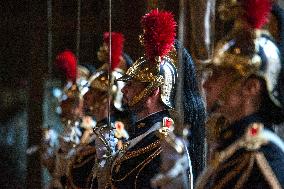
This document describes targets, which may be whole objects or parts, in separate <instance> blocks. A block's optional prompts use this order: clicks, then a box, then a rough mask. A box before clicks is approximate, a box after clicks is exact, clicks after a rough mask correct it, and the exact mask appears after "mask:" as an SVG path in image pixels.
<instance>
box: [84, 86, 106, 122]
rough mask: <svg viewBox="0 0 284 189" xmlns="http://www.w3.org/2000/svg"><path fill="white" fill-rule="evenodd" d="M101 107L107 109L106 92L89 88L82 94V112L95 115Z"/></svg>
mask: <svg viewBox="0 0 284 189" xmlns="http://www.w3.org/2000/svg"><path fill="white" fill-rule="evenodd" d="M101 109H107V93H106V92H100V91H98V90H93V89H91V90H89V91H88V92H87V93H86V94H85V95H84V113H85V114H86V115H89V116H96V114H98V113H99V112H100V111H101Z"/></svg>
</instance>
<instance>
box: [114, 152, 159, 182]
mask: <svg viewBox="0 0 284 189" xmlns="http://www.w3.org/2000/svg"><path fill="white" fill-rule="evenodd" d="M161 152H162V148H161V147H159V148H158V149H157V150H156V151H155V152H154V153H153V154H151V155H150V156H149V157H148V158H147V159H145V160H144V161H142V162H141V163H139V164H138V165H137V166H136V167H135V168H134V169H132V170H131V171H130V172H128V173H127V174H126V175H125V176H124V177H122V178H120V179H113V178H111V180H112V181H114V182H120V181H123V180H124V179H126V178H127V177H128V176H129V175H130V174H132V173H133V172H134V171H135V170H137V169H138V168H139V167H140V166H143V165H144V164H147V163H149V162H150V161H152V160H153V159H154V158H155V157H156V156H158V155H159V154H160V153H161ZM118 166H119V165H118Z"/></svg>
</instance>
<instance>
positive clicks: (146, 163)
mask: <svg viewBox="0 0 284 189" xmlns="http://www.w3.org/2000/svg"><path fill="white" fill-rule="evenodd" d="M161 151H162V150H160V151H157V152H156V153H154V155H153V156H152V157H151V158H150V159H149V160H148V161H147V162H145V164H143V165H142V167H141V168H140V169H139V171H138V173H137V175H136V177H135V182H134V186H135V189H136V188H137V179H138V177H139V174H140V172H141V171H142V170H143V169H144V167H145V166H146V165H148V164H149V163H150V162H151V161H152V160H153V159H154V158H155V157H156V156H158V155H159V154H160V153H161Z"/></svg>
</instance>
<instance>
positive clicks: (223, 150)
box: [197, 114, 284, 189]
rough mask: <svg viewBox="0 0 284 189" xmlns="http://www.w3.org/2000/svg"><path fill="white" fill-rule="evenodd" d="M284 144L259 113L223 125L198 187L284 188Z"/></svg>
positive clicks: (219, 188) (224, 188) (225, 188)
mask: <svg viewBox="0 0 284 189" xmlns="http://www.w3.org/2000/svg"><path fill="white" fill-rule="evenodd" d="M283 147H284V145H283V142H282V141H281V139H280V138H279V137H278V136H277V135H275V134H274V133H273V131H272V124H270V123H266V122H264V121H263V119H262V117H261V116H260V115H258V114H253V115H251V116H248V117H245V118H243V119H241V120H240V121H238V122H236V123H234V124H232V125H229V126H228V127H226V128H224V129H223V130H222V131H221V134H220V143H219V147H218V149H217V153H216V154H215V158H214V159H213V160H212V161H211V162H210V163H209V166H208V167H207V169H206V170H205V171H204V173H203V174H202V175H201V176H200V178H199V179H198V181H197V188H198V189H199V188H200V189H201V188H216V189H217V188H218V189H221V188H223V189H227V188H249V189H254V188H255V189H262V188H284V151H283V150H284V148H283Z"/></svg>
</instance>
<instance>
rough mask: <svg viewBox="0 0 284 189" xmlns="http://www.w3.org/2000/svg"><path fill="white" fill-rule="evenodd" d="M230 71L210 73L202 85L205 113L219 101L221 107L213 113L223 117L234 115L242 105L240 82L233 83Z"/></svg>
mask: <svg viewBox="0 0 284 189" xmlns="http://www.w3.org/2000/svg"><path fill="white" fill-rule="evenodd" d="M232 74H233V73H232V72H231V71H230V70H223V71H221V70H218V71H212V73H211V74H210V76H208V77H207V78H206V79H205V81H204V83H203V88H204V92H205V97H206V108H207V111H211V110H212V109H213V108H215V107H214V106H215V104H216V102H218V101H221V105H220V106H219V107H218V108H217V109H216V110H215V111H214V112H215V113H221V114H223V115H224V116H226V115H231V114H234V113H235V112H236V111H237V110H239V107H240V105H241V103H242V94H241V90H242V86H241V82H234V80H233V77H232Z"/></svg>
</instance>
